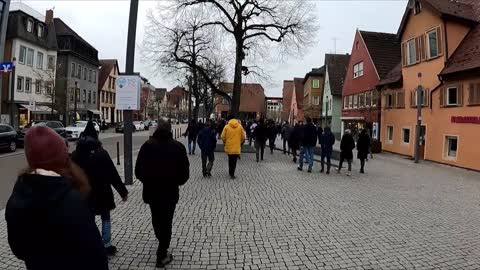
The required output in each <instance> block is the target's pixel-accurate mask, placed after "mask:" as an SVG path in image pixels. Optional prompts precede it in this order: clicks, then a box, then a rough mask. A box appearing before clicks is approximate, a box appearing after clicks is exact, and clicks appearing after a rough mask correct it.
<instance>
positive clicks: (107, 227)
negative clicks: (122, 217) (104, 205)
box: [100, 212, 112, 248]
mask: <svg viewBox="0 0 480 270" xmlns="http://www.w3.org/2000/svg"><path fill="white" fill-rule="evenodd" d="M100 218H101V219H102V239H103V246H104V247H106V248H108V247H110V246H112V220H111V219H110V212H106V213H104V214H101V215H100Z"/></svg>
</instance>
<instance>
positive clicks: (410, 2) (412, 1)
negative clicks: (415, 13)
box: [408, 0, 416, 8]
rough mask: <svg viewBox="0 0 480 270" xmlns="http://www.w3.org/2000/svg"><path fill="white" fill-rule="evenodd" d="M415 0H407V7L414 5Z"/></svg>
mask: <svg viewBox="0 0 480 270" xmlns="http://www.w3.org/2000/svg"><path fill="white" fill-rule="evenodd" d="M415 1H416V0H408V7H409V8H413V7H415Z"/></svg>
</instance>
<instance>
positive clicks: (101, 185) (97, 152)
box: [72, 121, 128, 256]
mask: <svg viewBox="0 0 480 270" xmlns="http://www.w3.org/2000/svg"><path fill="white" fill-rule="evenodd" d="M72 160H73V161H74V162H75V163H76V164H78V165H79V166H80V167H81V168H82V169H83V171H84V172H85V173H86V174H87V176H88V179H89V183H90V186H91V187H92V191H91V192H90V195H89V196H88V203H89V207H90V209H91V210H92V212H93V213H94V214H95V215H99V216H100V218H101V220H102V239H103V245H104V247H105V251H106V253H107V255H109V256H113V255H115V254H116V253H117V248H116V247H115V246H113V245H112V221H111V217H110V211H112V210H113V209H115V201H114V198H113V191H112V186H113V187H114V188H115V190H116V191H117V192H118V194H120V197H122V200H123V201H127V199H128V190H127V188H126V187H125V185H124V184H123V182H122V179H121V178H120V175H119V174H118V171H117V168H116V167H115V165H114V164H113V161H112V159H111V158H110V155H109V154H108V152H107V151H106V150H105V149H103V147H102V143H101V142H100V141H99V140H98V134H97V132H96V131H95V127H94V125H93V122H92V121H88V123H87V126H86V127H85V130H84V131H83V133H82V135H81V137H80V139H79V140H78V142H77V148H76V150H75V151H74V152H73V153H72Z"/></svg>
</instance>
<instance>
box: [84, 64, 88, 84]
mask: <svg viewBox="0 0 480 270" xmlns="http://www.w3.org/2000/svg"><path fill="white" fill-rule="evenodd" d="M87 76H88V71H87V68H86V67H84V68H83V79H84V80H85V81H86V80H87Z"/></svg>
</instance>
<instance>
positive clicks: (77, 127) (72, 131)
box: [65, 121, 100, 139]
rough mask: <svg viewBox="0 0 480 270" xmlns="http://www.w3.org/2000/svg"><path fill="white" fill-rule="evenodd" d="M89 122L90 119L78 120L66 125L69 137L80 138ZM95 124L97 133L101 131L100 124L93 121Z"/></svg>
mask: <svg viewBox="0 0 480 270" xmlns="http://www.w3.org/2000/svg"><path fill="white" fill-rule="evenodd" d="M87 123H88V121H77V122H75V124H73V125H71V126H68V127H66V128H65V130H66V131H67V137H68V138H71V139H78V138H80V136H81V135H82V133H83V131H84V130H85V127H87ZM93 125H94V126H95V130H96V131H97V133H100V126H99V125H98V124H97V123H96V122H93Z"/></svg>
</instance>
